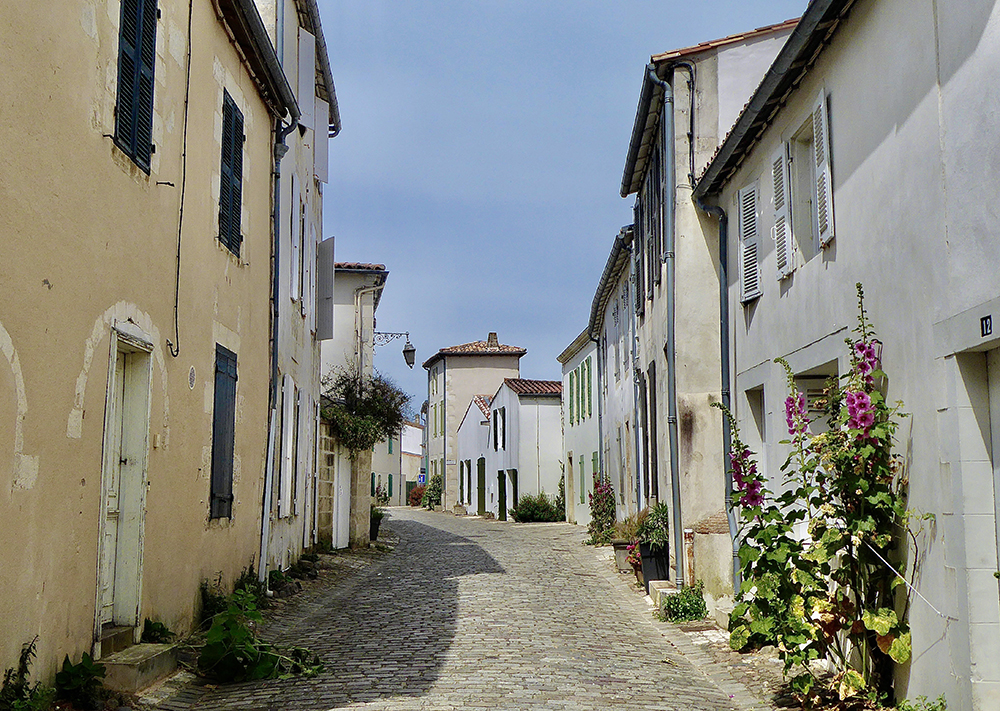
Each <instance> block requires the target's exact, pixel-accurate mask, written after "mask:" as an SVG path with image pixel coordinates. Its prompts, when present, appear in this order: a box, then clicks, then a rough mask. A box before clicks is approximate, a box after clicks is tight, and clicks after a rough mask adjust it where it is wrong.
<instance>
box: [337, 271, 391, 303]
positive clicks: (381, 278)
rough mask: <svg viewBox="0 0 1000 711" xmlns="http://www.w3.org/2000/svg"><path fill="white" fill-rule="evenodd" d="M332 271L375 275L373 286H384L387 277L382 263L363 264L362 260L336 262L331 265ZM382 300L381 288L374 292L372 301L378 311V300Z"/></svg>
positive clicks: (387, 272)
mask: <svg viewBox="0 0 1000 711" xmlns="http://www.w3.org/2000/svg"><path fill="white" fill-rule="evenodd" d="M333 269H334V272H348V273H351V274H360V275H365V274H368V275H371V276H374V277H375V280H374V282H373V283H372V286H373V287H384V286H385V281H386V279H387V278H388V277H389V271H388V270H387V269H386V268H385V265H384V264H365V263H363V262H336V263H335V264H334V265H333ZM381 301H382V289H379V290H378V291H377V292H375V300H374V301H373V302H372V303H373V305H374V308H375V311H378V305H379V302H381Z"/></svg>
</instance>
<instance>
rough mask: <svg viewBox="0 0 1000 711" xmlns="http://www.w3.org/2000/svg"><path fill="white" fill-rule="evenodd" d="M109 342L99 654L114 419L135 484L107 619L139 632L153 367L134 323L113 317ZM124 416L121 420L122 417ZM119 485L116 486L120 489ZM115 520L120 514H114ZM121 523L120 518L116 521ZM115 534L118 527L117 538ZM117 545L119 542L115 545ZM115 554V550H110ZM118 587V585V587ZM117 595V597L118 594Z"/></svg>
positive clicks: (148, 341) (149, 345)
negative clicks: (125, 560)
mask: <svg viewBox="0 0 1000 711" xmlns="http://www.w3.org/2000/svg"><path fill="white" fill-rule="evenodd" d="M110 335H111V338H110V347H109V352H108V381H107V390H106V391H105V407H104V429H103V431H102V435H101V437H102V444H101V497H100V518H99V519H98V539H97V576H96V579H97V584H96V586H95V588H96V589H95V595H94V598H95V605H94V642H93V650H92V654H93V657H94V659H99V658H100V654H101V626H102V623H101V610H102V605H103V601H102V594H101V585H102V582H103V572H102V567H103V566H102V563H103V560H104V556H105V550H104V544H105V536H104V526H105V521H106V518H107V514H108V495H107V494H108V482H109V480H110V477H112V476H117V474H118V472H117V467H118V466H119V463H118V462H112V461H111V460H112V459H113V454H112V452H113V447H112V433H113V432H114V427H115V426H116V425H121V426H122V427H123V428H127V436H128V437H129V441H130V442H131V443H132V444H131V446H130V451H131V452H134V453H135V456H136V457H137V459H138V461H137V462H136V471H137V472H138V474H139V475H138V477H136V481H134V482H132V483H133V484H135V486H132V487H128V490H127V491H125V492H123V493H122V494H121V495H122V496H125V497H126V498H127V505H128V506H129V507H130V509H131V511H132V512H134V514H135V519H134V523H132V524H131V525H132V526H133V528H132V530H131V532H130V535H131V536H132V537H133V539H132V543H134V545H135V551H136V555H135V560H134V561H130V563H131V565H130V566H126V567H120V566H118V565H116V572H115V593H116V594H115V597H116V602H115V607H114V612H113V613H112V614H113V620H112V623H113V624H120V625H122V626H131V627H132V628H133V630H134V632H133V641H135V642H138V641H139V638H140V637H141V635H142V628H141V626H140V624H139V623H140V621H141V620H142V578H143V575H142V570H143V547H144V546H143V544H144V535H145V523H146V489H147V484H148V481H149V428H150V408H151V400H152V397H151V389H152V369H153V357H152V353H153V339H152V338H151V337H150V336H149V335H147V334H146V333H145V332H143V331H142V330H141V329H139V328H138V327H137V326H135V324H133V323H131V322H128V321H125V322H118V321H116V322H115V323H114V325H113V326H112V328H111V334H110ZM119 359H125V382H126V388H125V391H124V397H123V403H122V412H121V413H117V412H116V410H115V407H114V406H113V399H114V398H115V392H116V390H117V388H118V386H119V383H118V382H117V375H116V374H117V366H118V362H119ZM126 418H127V421H125V420H126ZM120 490H121V489H120ZM119 521H120V520H119ZM119 525H121V521H120V523H119ZM118 540H119V541H120V540H121V531H119V538H118ZM119 548H120V545H119ZM116 558H117V555H116ZM119 588H120V589H119ZM119 597H120V598H121V599H120V601H119V599H118V598H119Z"/></svg>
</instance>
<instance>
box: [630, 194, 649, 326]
mask: <svg viewBox="0 0 1000 711" xmlns="http://www.w3.org/2000/svg"><path fill="white" fill-rule="evenodd" d="M632 231H633V238H632V243H633V244H634V245H635V313H636V315H638V316H642V315H643V314H644V313H645V312H646V289H645V287H644V286H643V283H644V282H643V276H644V274H645V272H644V269H645V263H644V262H643V254H642V252H643V236H642V205H641V203H640V202H639V199H638V198H636V201H635V207H633V208H632Z"/></svg>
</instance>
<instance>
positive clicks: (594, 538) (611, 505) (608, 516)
mask: <svg viewBox="0 0 1000 711" xmlns="http://www.w3.org/2000/svg"><path fill="white" fill-rule="evenodd" d="M589 496H590V525H589V526H588V527H587V531H588V532H589V533H590V538H589V539H587V542H588V543H591V544H592V545H595V546H606V545H608V544H609V543H611V537H612V536H613V535H614V532H615V521H616V519H617V512H616V511H615V490H614V488H613V487H612V486H611V482H610V481H606V480H605V479H604V478H603V477H602V476H601V475H600V474H597V473H595V474H594V491H593V493H592V494H590V495H589Z"/></svg>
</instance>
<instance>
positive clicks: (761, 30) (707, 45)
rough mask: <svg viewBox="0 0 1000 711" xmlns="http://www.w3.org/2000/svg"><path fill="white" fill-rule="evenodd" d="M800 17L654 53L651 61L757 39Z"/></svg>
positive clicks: (780, 29) (657, 62)
mask: <svg viewBox="0 0 1000 711" xmlns="http://www.w3.org/2000/svg"><path fill="white" fill-rule="evenodd" d="M798 22H799V18H797V17H793V18H792V19H790V20H785V21H784V22H778V23H776V24H773V25H765V26H764V27H758V28H757V29H755V30H750V31H749V32H740V33H737V34H735V35H729V36H728V37H721V38H719V39H715V40H709V41H708V42H701V43H699V44H696V45H692V46H690V47H684V48H682V49H673V50H670V51H669V52H663V53H661V54H654V55H653V56H652V57H650V61H651V62H653V64H659V63H660V62H669V61H670V60H672V59H680V58H682V57H690V56H691V55H694V54H699V53H701V52H706V51H708V50H710V49H719V48H720V47H725V46H727V45H730V44H736V43H738V42H746V41H747V40H751V39H756V38H757V37H762V36H764V35H770V34H774V33H776V32H781V31H783V30H787V29H791V28H793V27H795V25H796V24H798Z"/></svg>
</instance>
